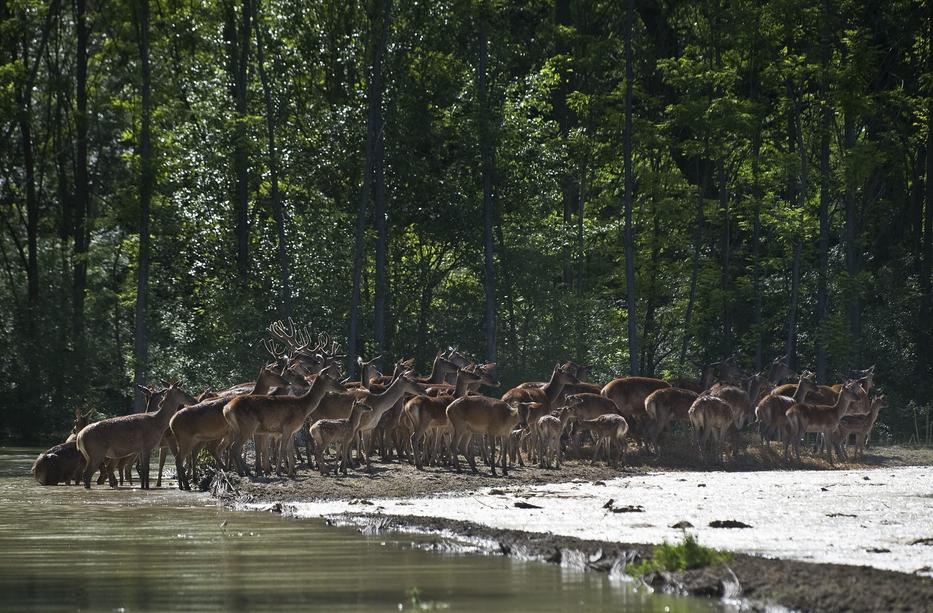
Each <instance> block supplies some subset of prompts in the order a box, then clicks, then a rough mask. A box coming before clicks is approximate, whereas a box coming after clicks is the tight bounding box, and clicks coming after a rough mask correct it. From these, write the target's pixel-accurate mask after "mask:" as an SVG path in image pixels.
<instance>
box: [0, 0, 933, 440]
mask: <svg viewBox="0 0 933 613" xmlns="http://www.w3.org/2000/svg"><path fill="white" fill-rule="evenodd" d="M931 10H933V9H930V8H929V5H928V3H922V2H919V1H917V0H894V1H889V2H875V1H865V2H854V1H852V0H821V1H819V2H816V1H814V0H809V1H806V0H770V1H768V2H753V1H751V0H690V1H687V2H670V1H665V0H634V1H631V0H627V1H626V2H613V1H603V0H581V1H578V2H571V1H570V0H519V1H508V2H506V1H502V0H446V1H439V2H401V1H398V0H396V1H395V2H392V1H391V0H363V1H355V0H350V1H338V0H320V1H319V2H311V3H307V2H305V3H301V2H299V3H294V2H282V1H280V0H265V1H264V2H263V1H261V0H213V1H208V2H199V3H188V2H180V1H178V0H127V1H126V2H116V3H114V2H102V1H100V0H90V1H88V0H73V2H68V3H63V2H61V0H50V1H49V2H38V1H37V0H0V41H2V43H0V118H2V119H0V224H2V228H0V276H2V277H3V278H2V280H0V380H2V384H0V438H3V437H10V438H15V439H32V440H36V439H41V438H43V437H46V436H47V435H49V434H50V433H51V432H54V431H56V430H60V429H61V428H62V426H63V425H64V424H65V423H66V422H67V421H68V419H69V416H70V415H71V414H72V410H73V408H74V407H75V406H79V407H82V408H92V407H93V408H96V409H98V410H100V411H102V412H104V413H108V414H119V413H126V412H129V411H131V410H132V408H133V398H132V382H133V381H134V379H135V380H136V381H137V382H143V381H145V380H147V379H148V378H158V377H160V376H168V375H177V376H180V377H182V378H183V379H184V380H185V381H186V382H187V384H188V385H189V386H190V387H191V388H192V389H194V390H200V389H201V388H206V387H214V388H216V387H218V386H223V385H227V384H231V383H235V382H237V381H239V380H245V379H249V378H250V377H252V376H254V375H255V370H256V368H257V366H258V364H259V362H260V361H262V360H263V354H262V347H261V345H260V343H259V340H260V339H261V338H262V337H263V333H264V328H265V327H266V326H267V325H268V323H269V321H271V320H273V319H278V318H280V317H287V316H292V317H294V318H295V319H296V321H300V322H310V324H311V326H312V327H313V328H315V329H320V330H327V331H329V332H330V333H331V334H332V335H334V336H335V337H338V338H341V339H344V338H348V339H349V343H348V353H349V354H350V355H349V359H350V365H351V366H352V364H353V363H354V362H353V358H354V357H355V355H356V354H357V353H358V354H361V355H363V356H366V357H370V356H373V355H376V354H377V353H381V354H382V355H383V362H384V364H387V363H389V361H390V360H393V359H396V358H399V357H403V356H406V357H407V356H414V357H415V358H416V362H417V364H418V365H419V366H421V367H425V366H428V365H429V363H430V360H431V358H432V357H433V355H434V353H435V351H436V350H437V349H438V348H439V347H446V346H447V345H458V346H459V347H460V348H461V350H464V351H467V352H471V353H473V354H474V355H475V356H477V357H478V358H487V359H495V360H496V361H497V362H498V364H499V369H500V373H501V375H502V378H503V380H504V381H505V382H507V383H513V382H518V381H524V380H539V379H540V378H541V377H543V376H545V375H546V373H548V372H550V368H551V366H553V364H554V363H555V362H556V361H564V360H567V359H575V360H577V361H580V362H588V363H592V364H594V365H595V370H594V372H595V373H596V374H597V375H598V378H599V379H600V380H607V379H608V378H609V377H611V376H617V375H620V374H626V373H629V372H633V373H638V374H644V375H652V376H672V375H683V374H694V373H695V372H696V371H697V370H698V366H697V364H700V363H705V362H710V361H715V360H719V359H722V358H724V357H727V356H731V355H736V356H737V359H738V361H739V363H740V364H741V365H742V366H743V367H744V368H745V369H746V370H748V371H755V370H759V369H761V368H762V367H763V366H764V365H766V364H767V362H769V361H770V360H771V359H772V358H773V357H775V356H779V355H787V356H788V357H789V359H790V361H791V364H792V366H794V367H796V368H803V367H808V368H812V369H815V370H816V371H817V374H818V376H819V378H820V379H821V380H822V381H833V380H837V379H838V376H837V373H838V372H845V371H847V370H849V369H853V368H864V367H867V366H869V365H871V364H873V363H875V364H877V376H876V378H877V381H879V383H880V385H881V386H882V387H883V388H884V389H885V391H886V393H887V394H888V397H889V399H890V401H891V406H892V407H893V410H892V411H891V412H890V413H889V414H888V415H886V416H882V421H883V422H884V423H885V424H886V426H887V427H888V428H889V431H893V432H896V433H898V434H899V435H900V436H901V437H902V438H906V437H907V436H909V435H910V434H912V433H914V432H915V430H916V428H917V426H916V425H915V419H916V414H917V411H918V410H919V411H921V414H922V412H923V411H926V415H929V411H930V409H929V400H928V399H929V397H930V395H931V393H933V354H931V352H930V350H929V349H930V347H931V341H933V290H931V281H933V273H931V263H933V207H931V197H933V184H931V182H930V180H929V178H930V172H931V169H933V130H931V122H933V95H931V87H933V49H931V32H933V14H931ZM627 44H628V45H630V54H627V53H626V51H627ZM627 59H629V60H630V61H629V62H628V63H627ZM627 69H628V70H627ZM629 93H630V95H627V94H629ZM627 126H629V129H627ZM627 139H628V140H629V141H630V143H631V156H630V157H631V159H630V160H626V158H627V157H628V156H627V155H625V153H626V150H627V148H626V140H627ZM627 162H628V163H627ZM627 169H628V170H629V171H630V180H627V179H626V170H627ZM627 213H630V217H631V226H630V228H631V229H630V231H629V230H627V229H626V218H627V217H628V215H627ZM627 244H628V245H629V246H630V247H631V248H630V249H626V246H627ZM627 267H628V269H627ZM635 341H637V342H635ZM633 348H634V354H633V353H632V350H633ZM918 406H919V407H920V409H917V408H916V407H918ZM924 407H925V408H924Z"/></svg>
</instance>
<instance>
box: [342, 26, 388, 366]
mask: <svg viewBox="0 0 933 613" xmlns="http://www.w3.org/2000/svg"><path fill="white" fill-rule="evenodd" d="M376 28H377V24H376V23H375V20H373V23H371V24H370V39H369V40H370V45H369V46H370V53H371V54H372V58H371V63H370V73H369V84H368V91H367V105H368V113H367V121H366V139H365V141H364V144H363V167H362V175H363V176H362V180H361V186H360V201H359V207H358V208H357V212H356V232H355V234H354V237H353V239H354V249H353V289H352V292H351V294H350V331H349V334H348V341H347V345H348V350H347V360H348V363H347V371H348V372H349V373H350V375H351V376H354V375H355V374H356V368H357V364H356V358H357V356H358V355H359V347H358V345H359V336H360V334H359V326H360V290H361V283H362V278H363V261H364V256H365V239H366V217H367V212H368V209H369V200H370V192H371V190H372V183H373V166H374V158H375V155H376V140H377V137H378V135H377V134H376V129H377V127H378V122H379V115H380V109H379V103H380V101H381V99H382V92H381V91H377V90H381V89H382V54H383V52H384V49H383V44H382V43H381V41H380V40H379V34H378V32H379V30H377V29H376Z"/></svg>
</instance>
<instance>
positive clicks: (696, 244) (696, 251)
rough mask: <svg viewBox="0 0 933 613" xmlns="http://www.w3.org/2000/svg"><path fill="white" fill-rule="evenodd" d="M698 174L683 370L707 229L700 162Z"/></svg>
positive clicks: (681, 346) (683, 347)
mask: <svg viewBox="0 0 933 613" xmlns="http://www.w3.org/2000/svg"><path fill="white" fill-rule="evenodd" d="M703 151H704V155H703V157H704V159H705V158H706V157H707V154H708V152H709V139H708V138H707V141H706V146H705V147H704V148H703ZM697 173H698V174H699V175H700V186H699V191H698V193H697V217H696V230H695V232H694V236H693V263H692V265H691V269H690V291H689V294H688V296H687V310H686V311H685V313H684V338H683V341H682V342H681V345H680V357H679V358H678V360H677V363H678V364H679V365H680V367H681V368H682V367H683V365H684V362H686V360H687V349H688V348H689V346H690V324H691V322H692V321H693V310H694V306H695V305H696V296H697V284H698V282H699V278H700V252H701V250H702V245H703V237H704V235H705V229H706V212H705V208H706V203H705V199H704V195H705V193H706V172H705V171H704V170H702V169H701V168H700V164H699V162H697Z"/></svg>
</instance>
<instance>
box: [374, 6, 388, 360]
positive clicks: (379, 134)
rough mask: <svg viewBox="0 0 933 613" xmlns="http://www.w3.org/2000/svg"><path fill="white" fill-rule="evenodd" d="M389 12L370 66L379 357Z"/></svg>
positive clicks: (380, 344)
mask: <svg viewBox="0 0 933 613" xmlns="http://www.w3.org/2000/svg"><path fill="white" fill-rule="evenodd" d="M391 10H392V1H391V0H382V2H380V3H379V19H380V29H381V33H380V37H379V43H378V46H377V48H376V53H378V54H379V57H378V60H377V61H376V62H374V63H373V83H374V92H373V93H374V95H375V100H374V104H375V107H376V108H375V115H374V119H375V121H376V125H375V126H374V128H373V130H374V132H375V137H376V150H375V152H374V154H375V155H374V160H373V223H374V225H375V226H376V283H375V285H376V288H375V290H376V291H375V294H374V296H373V340H374V341H375V342H376V354H377V355H382V353H383V352H384V351H385V347H386V331H385V321H386V313H385V311H386V302H387V300H386V297H387V294H388V288H387V283H386V279H387V276H388V275H387V271H386V266H387V264H386V251H387V249H388V245H387V243H388V230H387V227H386V197H385V125H384V120H383V116H382V56H383V55H384V54H385V50H386V47H387V46H388V41H389V19H390V11H391Z"/></svg>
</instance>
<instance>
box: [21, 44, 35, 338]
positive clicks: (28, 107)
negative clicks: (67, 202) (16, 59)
mask: <svg viewBox="0 0 933 613" xmlns="http://www.w3.org/2000/svg"><path fill="white" fill-rule="evenodd" d="M29 42H30V36H24V37H23V54H22V58H21V59H22V61H23V66H24V67H26V68H27V69H28V67H29ZM36 61H37V62H38V61H39V58H36ZM19 94H20V99H19V103H20V112H19V127H20V137H21V139H20V143H21V145H22V148H23V171H24V174H25V179H26V254H27V255H26V261H27V264H26V286H27V291H26V296H27V304H28V309H29V315H28V317H29V320H28V325H29V328H30V334H29V336H30V338H32V337H33V336H34V331H35V324H36V321H35V320H36V317H38V315H39V312H38V309H39V257H38V237H39V200H38V197H37V196H36V174H35V160H34V158H33V144H32V90H31V88H27V87H25V85H24V86H23V88H22V89H21V90H20V92H19Z"/></svg>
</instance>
